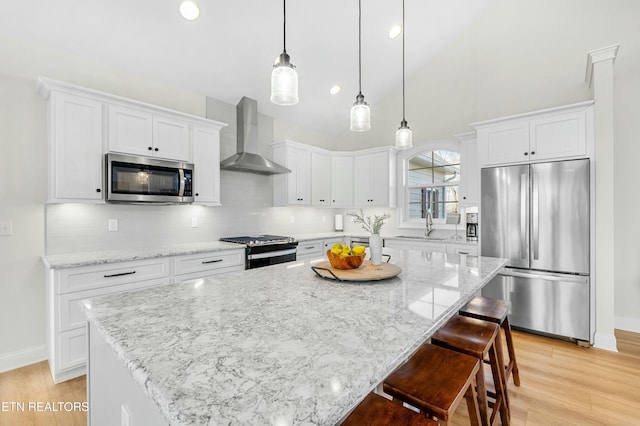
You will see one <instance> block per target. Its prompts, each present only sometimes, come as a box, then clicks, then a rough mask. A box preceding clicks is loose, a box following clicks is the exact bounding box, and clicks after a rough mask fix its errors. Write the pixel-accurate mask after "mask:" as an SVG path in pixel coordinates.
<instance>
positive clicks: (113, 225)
mask: <svg viewBox="0 0 640 426" xmlns="http://www.w3.org/2000/svg"><path fill="white" fill-rule="evenodd" d="M117 230H118V219H109V232H115V231H117Z"/></svg>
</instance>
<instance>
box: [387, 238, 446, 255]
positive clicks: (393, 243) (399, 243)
mask: <svg viewBox="0 0 640 426" xmlns="http://www.w3.org/2000/svg"><path fill="white" fill-rule="evenodd" d="M384 246H385V247H389V248H398V249H403V250H426V251H435V252H442V253H444V252H445V251H446V246H445V244H443V243H430V242H428V241H407V240H396V239H385V240H384Z"/></svg>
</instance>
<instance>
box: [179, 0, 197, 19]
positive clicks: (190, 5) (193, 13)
mask: <svg viewBox="0 0 640 426" xmlns="http://www.w3.org/2000/svg"><path fill="white" fill-rule="evenodd" d="M180 15H182V17H183V18H184V19H186V20H188V21H194V20H196V19H198V16H200V8H198V5H197V4H196V3H195V2H193V1H191V0H185V1H183V2H182V3H181V4H180Z"/></svg>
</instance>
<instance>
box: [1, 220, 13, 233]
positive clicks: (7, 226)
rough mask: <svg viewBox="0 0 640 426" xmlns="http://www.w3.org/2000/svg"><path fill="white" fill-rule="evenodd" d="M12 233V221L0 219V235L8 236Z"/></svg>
mask: <svg viewBox="0 0 640 426" xmlns="http://www.w3.org/2000/svg"><path fill="white" fill-rule="evenodd" d="M12 234H13V221H11V220H0V235H2V236H9V235H12Z"/></svg>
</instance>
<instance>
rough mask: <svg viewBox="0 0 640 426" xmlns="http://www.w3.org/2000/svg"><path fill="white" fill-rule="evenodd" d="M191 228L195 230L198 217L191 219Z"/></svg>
mask: <svg viewBox="0 0 640 426" xmlns="http://www.w3.org/2000/svg"><path fill="white" fill-rule="evenodd" d="M191 227H192V228H197V227H198V217H197V216H194V217H192V218H191Z"/></svg>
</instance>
